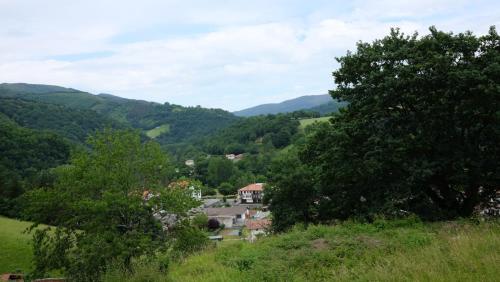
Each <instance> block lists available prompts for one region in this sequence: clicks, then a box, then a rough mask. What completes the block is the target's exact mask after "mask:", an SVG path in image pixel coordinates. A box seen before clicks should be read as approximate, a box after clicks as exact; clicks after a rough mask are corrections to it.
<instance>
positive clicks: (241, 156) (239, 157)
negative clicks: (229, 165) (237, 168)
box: [234, 154, 244, 162]
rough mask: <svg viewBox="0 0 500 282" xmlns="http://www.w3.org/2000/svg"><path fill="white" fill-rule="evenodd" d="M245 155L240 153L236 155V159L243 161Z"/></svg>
mask: <svg viewBox="0 0 500 282" xmlns="http://www.w3.org/2000/svg"><path fill="white" fill-rule="evenodd" d="M243 157H244V155H243V154H239V155H236V156H234V161H235V162H237V161H241V160H242V159H243Z"/></svg>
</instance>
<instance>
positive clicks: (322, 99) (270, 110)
mask: <svg viewBox="0 0 500 282" xmlns="http://www.w3.org/2000/svg"><path fill="white" fill-rule="evenodd" d="M330 102H332V103H334V104H335V103H337V102H335V101H333V100H332V97H331V96H330V95H328V94H324V95H307V96H301V97H298V98H295V99H291V100H286V101H283V102H281V103H271V104H263V105H258V106H255V107H251V108H248V109H244V110H240V111H236V112H233V114H235V115H237V116H242V117H248V116H257V115H267V114H278V113H289V112H294V111H299V110H309V109H311V108H313V107H317V106H320V105H324V104H328V103H330ZM333 108H335V107H333ZM325 110H326V109H325ZM335 110H336V109H335Z"/></svg>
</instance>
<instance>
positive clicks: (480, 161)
mask: <svg viewBox="0 0 500 282" xmlns="http://www.w3.org/2000/svg"><path fill="white" fill-rule="evenodd" d="M337 60H338V62H339V63H340V66H341V67H340V68H339V69H338V70H337V71H335V72H334V73H333V75H334V77H335V81H336V83H337V88H336V89H335V90H332V91H330V93H331V95H332V96H333V97H334V98H335V99H340V100H342V101H346V102H348V106H347V107H346V108H345V109H344V110H341V112H340V114H338V115H334V117H333V119H332V123H331V125H330V126H328V127H327V128H324V129H323V130H319V131H318V132H317V133H315V134H314V137H313V138H311V140H310V142H309V143H308V144H307V145H306V149H305V150H304V152H303V154H302V158H303V159H304V160H305V161H306V162H307V163H308V164H310V165H314V166H317V167H318V168H319V169H320V171H322V173H321V175H320V178H319V180H320V185H321V186H322V197H321V200H320V206H323V207H329V208H328V209H326V208H325V209H322V210H323V211H325V212H326V211H327V212H326V213H324V214H323V217H324V218H332V217H336V218H347V217H351V216H361V217H371V216H372V215H373V214H376V213H385V214H389V215H394V214H397V213H398V212H400V211H404V212H408V211H409V212H415V213H417V214H419V215H421V216H423V217H426V218H453V217H456V216H469V215H471V213H472V212H473V211H474V208H475V207H476V206H477V205H478V204H480V203H481V202H484V201H487V200H488V199H489V198H491V196H492V195H493V193H495V191H496V189H498V186H499V184H500V170H499V166H498V164H499V161H500V146H498V144H500V126H499V124H500V91H499V85H500V84H499V83H500V37H499V35H498V34H497V32H496V30H495V28H493V27H492V28H491V29H490V31H489V33H488V34H487V35H484V36H481V37H476V36H474V35H473V34H472V33H470V32H466V33H460V34H457V35H454V34H452V33H444V32H441V31H438V30H437V29H436V28H434V27H431V28H430V34H429V35H426V36H422V37H419V36H418V35H417V34H414V35H413V36H406V35H404V34H403V33H401V32H400V31H399V30H398V29H393V30H391V33H390V35H389V36H387V37H385V38H383V39H381V40H375V41H374V42H373V43H371V44H370V43H359V44H358V45H357V50H356V52H353V53H351V52H349V53H347V55H346V56H344V57H341V58H339V59H337Z"/></svg>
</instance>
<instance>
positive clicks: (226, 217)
mask: <svg viewBox="0 0 500 282" xmlns="http://www.w3.org/2000/svg"><path fill="white" fill-rule="evenodd" d="M246 212H247V207H244V206H233V207H228V208H206V209H205V213H206V214H207V216H208V218H209V219H210V218H215V219H217V220H218V221H219V223H221V224H224V226H225V227H226V228H232V227H233V226H235V225H241V226H242V225H243V223H244V222H245V218H246V216H245V214H246Z"/></svg>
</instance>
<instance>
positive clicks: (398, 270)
mask: <svg viewBox="0 0 500 282" xmlns="http://www.w3.org/2000/svg"><path fill="white" fill-rule="evenodd" d="M498 262H500V225H499V223H498V222H496V223H481V224H476V223H471V222H444V223H435V224H424V223H421V222H419V221H416V220H411V219H410V220H403V221H383V220H382V221H377V222H375V223H374V224H356V223H345V224H341V225H337V226H321V225H320V226H311V227H309V228H308V229H306V230H304V229H301V228H296V229H294V230H292V231H291V232H288V233H285V234H281V235H276V236H270V237H268V238H263V239H261V240H259V241H257V242H256V243H254V244H251V243H246V242H222V243H221V245H220V246H219V247H217V248H212V249H209V250H206V251H204V252H201V253H200V254H198V255H194V256H191V257H189V258H187V259H186V260H185V261H183V262H181V263H178V264H173V265H171V267H170V269H169V272H168V275H162V274H161V273H160V272H158V271H157V270H154V269H152V268H151V267H150V266H148V265H146V266H142V267H139V268H138V271H137V272H136V274H135V275H134V276H132V277H130V276H129V277H126V275H124V274H123V273H121V274H119V273H110V274H109V275H108V277H107V281H120V280H129V281H146V280H145V279H150V280H148V281H498V280H497V279H498V277H500V268H498ZM141 279H143V280H141Z"/></svg>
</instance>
